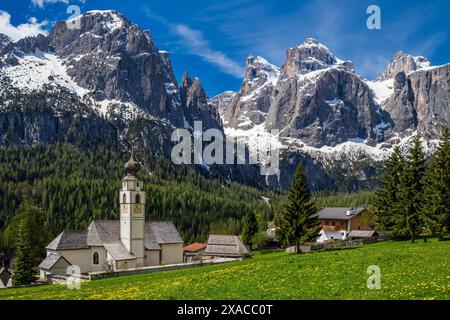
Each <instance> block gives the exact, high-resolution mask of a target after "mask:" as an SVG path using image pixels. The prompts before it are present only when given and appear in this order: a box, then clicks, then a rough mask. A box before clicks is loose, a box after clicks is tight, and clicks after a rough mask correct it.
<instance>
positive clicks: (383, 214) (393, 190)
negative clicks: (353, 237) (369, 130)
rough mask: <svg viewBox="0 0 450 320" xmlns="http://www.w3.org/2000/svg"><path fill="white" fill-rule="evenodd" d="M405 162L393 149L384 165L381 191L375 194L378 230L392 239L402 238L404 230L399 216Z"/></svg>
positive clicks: (396, 150) (396, 148)
mask: <svg viewBox="0 0 450 320" xmlns="http://www.w3.org/2000/svg"><path fill="white" fill-rule="evenodd" d="M404 167H405V160H404V159H403V156H402V154H401V151H400V148H399V147H398V146H395V147H394V151H393V152H392V154H391V156H390V157H389V159H388V160H387V161H386V162H385V164H384V173H383V176H382V178H381V183H382V185H383V187H382V189H380V190H378V191H377V192H376V197H375V207H376V218H377V221H378V223H379V224H380V229H381V230H384V231H388V232H389V233H390V234H391V235H392V236H393V237H402V236H404V233H405V229H404V223H402V220H403V216H402V215H401V212H402V211H401V207H402V206H401V203H400V201H401V198H400V191H401V176H402V175H403V172H404Z"/></svg>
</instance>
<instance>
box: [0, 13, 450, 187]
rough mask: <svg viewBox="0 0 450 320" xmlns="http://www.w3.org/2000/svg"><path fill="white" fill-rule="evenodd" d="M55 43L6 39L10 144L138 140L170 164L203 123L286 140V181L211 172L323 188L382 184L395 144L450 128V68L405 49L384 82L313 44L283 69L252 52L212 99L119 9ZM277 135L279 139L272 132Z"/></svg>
mask: <svg viewBox="0 0 450 320" xmlns="http://www.w3.org/2000/svg"><path fill="white" fill-rule="evenodd" d="M74 19H76V20H79V22H80V28H79V29H74V28H71V27H70V22H74V21H69V23H66V22H59V23H57V24H56V25H55V26H54V28H53V29H52V31H51V32H50V34H49V35H48V36H44V35H38V36H36V37H28V38H24V39H21V40H19V41H16V42H14V41H12V40H11V39H10V38H8V37H7V36H5V35H2V34H0V84H1V87H0V147H1V146H3V147H4V146H9V145H19V146H32V145H34V144H51V143H53V142H55V141H60V140H62V141H68V142H71V143H75V144H81V145H83V146H85V147H89V148H92V147H95V145H98V144H109V145H111V146H112V147H115V148H128V147H129V141H133V142H134V143H136V144H137V149H138V150H139V151H140V152H139V154H140V155H141V157H142V160H143V161H144V162H145V160H146V159H148V157H155V156H165V157H170V152H171V149H172V147H173V145H174V142H172V141H171V134H172V131H173V130H174V129H175V128H186V129H188V130H192V128H193V127H194V125H193V124H194V121H197V120H200V121H202V123H203V128H204V129H208V128H215V129H218V130H220V131H222V132H224V133H225V134H226V135H227V136H229V137H234V138H238V139H240V140H241V141H243V142H244V143H245V144H246V145H247V148H248V151H249V152H250V153H253V152H255V150H254V146H255V145H256V144H255V140H256V139H258V138H260V137H267V138H275V140H276V141H277V142H278V144H279V147H280V148H281V151H282V152H281V161H280V170H279V173H278V174H277V175H273V176H268V177H262V176H261V175H260V174H259V170H258V167H257V166H255V165H214V166H206V165H203V166H202V165H200V166H199V170H202V171H204V172H205V174H209V175H213V176H219V177H222V178H224V179H228V180H235V181H239V182H243V183H247V184H251V185H258V186H261V187H262V186H265V185H268V186H270V187H274V188H278V187H281V188H286V187H287V186H288V185H289V183H290V181H291V179H292V173H293V171H294V169H295V166H296V165H297V164H298V163H299V162H301V163H303V164H304V165H305V166H306V168H307V174H308V178H309V181H310V183H311V186H312V188H314V189H330V190H346V191H349V190H350V191H351V190H356V189H360V188H375V187H376V186H377V183H378V182H377V181H378V175H379V170H380V168H381V167H382V163H383V161H384V160H385V159H386V157H387V156H388V155H389V153H390V151H391V150H392V147H393V146H394V145H397V144H399V145H401V146H402V147H404V148H406V147H407V145H408V141H409V140H410V139H411V137H413V136H414V135H416V134H420V135H421V136H422V138H423V145H424V146H425V147H426V150H427V152H429V153H432V152H433V150H434V148H435V145H436V141H437V139H438V137H439V135H440V133H441V131H442V129H443V128H444V126H446V125H448V124H449V123H450V64H446V65H442V66H432V65H431V63H430V62H429V61H428V59H427V58H425V57H415V56H412V55H409V54H406V53H404V52H399V53H397V54H396V55H395V56H394V58H393V59H392V60H391V62H390V63H389V65H388V66H387V67H386V70H385V71H384V72H383V73H382V74H381V75H380V77H379V78H378V79H376V80H374V81H370V80H367V79H365V78H364V77H362V76H360V75H358V74H357V70H355V67H354V65H353V63H352V62H351V61H345V60H341V59H339V58H337V57H336V56H335V55H334V54H333V53H331V52H330V50H329V49H328V48H327V47H326V46H324V45H323V44H321V43H320V42H318V41H317V40H315V39H312V38H307V39H305V41H304V42H303V43H302V44H300V45H299V46H297V47H294V48H289V49H288V50H287V52H286V59H285V63H284V64H283V65H282V66H281V67H278V66H275V65H273V64H271V63H270V62H268V61H267V60H266V59H264V58H262V57H258V56H256V57H254V56H252V55H250V56H249V57H248V58H247V61H246V70H245V77H244V80H243V82H242V85H241V88H240V90H239V91H236V92H234V91H226V92H224V93H222V94H220V95H218V96H215V97H212V98H208V97H207V95H206V93H205V90H204V88H203V85H202V84H201V83H200V81H199V80H198V79H197V78H191V77H190V76H189V75H188V74H187V73H185V74H184V76H183V79H182V80H181V83H180V84H179V83H178V82H177V79H176V77H175V75H174V71H173V67H172V64H171V61H170V55H169V53H168V52H166V51H162V50H159V49H158V47H157V45H156V44H155V43H154V41H153V39H152V35H151V33H150V32H149V31H146V30H143V29H141V28H140V27H139V26H138V25H136V24H133V23H131V22H130V21H129V20H128V19H127V18H126V17H125V16H123V15H121V14H120V13H118V12H115V11H89V12H87V13H85V14H83V15H81V16H79V17H77V18H74ZM272 130H278V132H279V133H278V134H276V135H275V136H272V133H271V132H272Z"/></svg>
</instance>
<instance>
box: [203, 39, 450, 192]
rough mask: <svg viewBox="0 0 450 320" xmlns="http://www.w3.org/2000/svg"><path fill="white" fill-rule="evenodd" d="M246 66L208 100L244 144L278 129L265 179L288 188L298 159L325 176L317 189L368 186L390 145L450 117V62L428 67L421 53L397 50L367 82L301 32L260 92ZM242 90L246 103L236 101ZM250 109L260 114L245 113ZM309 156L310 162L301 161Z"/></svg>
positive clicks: (429, 134) (430, 135) (432, 132)
mask: <svg viewBox="0 0 450 320" xmlns="http://www.w3.org/2000/svg"><path fill="white" fill-rule="evenodd" d="M259 59H262V58H259ZM253 64H254V63H253V60H252V59H249V60H247V72H246V77H245V79H244V82H243V85H242V87H241V90H240V91H238V92H230V91H227V92H224V93H223V94H221V95H218V96H217V97H214V98H213V99H212V103H213V104H215V105H216V107H217V108H218V109H219V112H220V115H221V117H222V120H223V123H224V126H225V132H227V133H228V134H229V135H231V136H234V137H238V138H239V137H242V138H243V139H245V140H246V141H247V144H248V145H249V147H250V150H251V149H252V147H251V146H252V145H256V143H255V141H256V138H257V137H260V136H267V135H270V133H269V132H270V131H271V130H273V129H277V130H278V131H279V135H277V136H276V139H278V140H279V143H280V146H281V151H282V160H281V163H280V166H281V168H284V169H282V170H281V172H280V175H278V177H277V178H276V179H275V178H274V177H271V178H270V179H269V184H271V185H278V186H282V187H283V186H287V185H288V184H289V183H290V177H289V175H285V174H284V173H283V170H284V172H292V170H293V168H295V166H296V165H297V163H298V162H301V163H303V164H304V165H305V166H306V167H307V170H310V171H311V172H315V174H313V176H318V177H320V180H321V181H324V182H325V183H324V184H325V185H326V187H324V186H323V185H322V186H320V188H333V187H336V188H338V189H340V190H356V189H359V188H374V187H376V186H377V181H376V177H377V175H378V174H379V170H380V169H381V167H382V162H383V161H384V159H386V157H387V156H388V155H389V152H390V150H391V149H390V148H391V147H392V146H393V145H394V144H397V143H401V144H407V143H408V139H409V137H411V136H412V135H413V134H414V133H416V132H417V133H419V134H421V135H422V136H423V137H424V138H425V139H426V140H427V141H432V140H433V139H436V138H438V136H439V135H440V133H441V132H442V128H443V127H444V126H445V124H448V123H450V122H449V120H450V119H449V117H450V105H449V103H450V102H449V101H450V99H449V97H448V96H449V92H450V90H449V81H450V74H449V69H450V65H444V66H440V67H431V66H430V62H429V61H428V59H426V58H424V57H420V56H419V57H415V56H412V55H409V54H406V53H403V52H399V53H397V54H396V55H395V56H394V58H393V59H392V60H391V62H390V63H389V65H388V66H387V68H386V70H385V71H384V72H383V74H382V75H381V76H380V77H379V78H378V79H377V80H375V81H369V80H367V79H364V78H363V77H361V76H359V75H357V74H356V73H355V70H354V66H353V64H352V63H351V62H350V61H343V60H340V59H338V58H336V56H334V55H333V54H332V53H331V52H330V50H329V49H328V48H327V47H326V46H324V45H323V44H321V43H319V42H318V41H317V40H315V39H311V38H308V39H305V41H304V42H303V43H302V44H301V45H299V46H297V47H294V48H290V49H288V50H287V52H286V60H285V63H284V64H283V66H282V67H281V68H280V69H279V73H278V77H277V79H274V80H273V81H272V82H271V83H272V84H273V85H272V86H271V87H269V88H270V90H266V91H265V90H262V89H261V88H265V87H263V86H264V82H260V81H257V82H256V83H255V84H256V85H255V86H254V87H256V88H257V89H256V90H254V89H252V88H253V86H251V85H249V84H248V83H252V82H250V81H249V78H250V77H249V75H252V74H254V72H253V69H254V68H253ZM273 68H274V69H277V67H275V66H274V67H273ZM249 95H250V96H251V99H249V100H250V101H252V102H254V104H253V105H251V107H249V106H248V105H246V104H245V103H243V101H244V102H246V100H247V99H246V98H245V97H246V96H249ZM268 104H269V107H268V108H267V105H268ZM249 110H258V111H264V112H259V113H258V115H259V117H253V118H252V117H250V114H251V113H250V111H249ZM266 110H267V112H266ZM237 129H239V130H237ZM430 143H431V142H430ZM429 147H430V150H431V149H432V146H429ZM288 154H289V155H290V156H287V155H288ZM295 154H297V156H292V155H295ZM309 156H310V157H311V158H312V159H314V161H307V159H308V157H309ZM288 159H289V161H288ZM321 173H325V175H323V174H321ZM326 176H327V177H328V179H327V178H326ZM311 179H314V178H313V177H311ZM312 185H315V186H317V184H314V183H312ZM313 187H314V186H313Z"/></svg>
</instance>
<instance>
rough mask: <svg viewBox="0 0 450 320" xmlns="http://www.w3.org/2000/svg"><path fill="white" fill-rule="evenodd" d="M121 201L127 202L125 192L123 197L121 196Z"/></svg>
mask: <svg viewBox="0 0 450 320" xmlns="http://www.w3.org/2000/svg"><path fill="white" fill-rule="evenodd" d="M122 202H123V203H125V202H127V196H126V195H125V194H124V195H123V197H122Z"/></svg>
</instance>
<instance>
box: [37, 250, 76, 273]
mask: <svg viewBox="0 0 450 320" xmlns="http://www.w3.org/2000/svg"><path fill="white" fill-rule="evenodd" d="M60 259H64V261H65V262H66V263H67V265H68V266H70V265H71V263H70V262H69V261H67V259H66V258H64V257H63V256H61V255H59V254H57V253H50V254H49V255H48V256H47V257H46V258H45V259H44V261H42V262H41V264H40V265H39V268H41V269H44V270H50V269H51V268H53V266H54V265H55V264H56V263H57V262H58V261H59V260H60Z"/></svg>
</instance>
